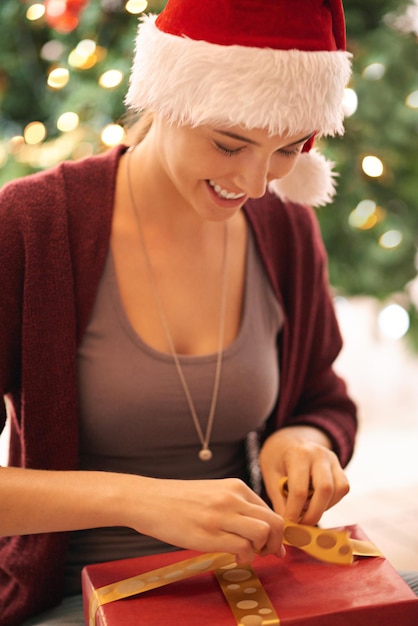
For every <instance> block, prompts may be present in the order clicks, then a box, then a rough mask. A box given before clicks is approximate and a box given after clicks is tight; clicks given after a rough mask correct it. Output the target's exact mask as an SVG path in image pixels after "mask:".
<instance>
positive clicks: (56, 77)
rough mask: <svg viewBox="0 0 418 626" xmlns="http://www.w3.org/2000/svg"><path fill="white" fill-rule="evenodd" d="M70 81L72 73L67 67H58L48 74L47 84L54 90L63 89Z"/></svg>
mask: <svg viewBox="0 0 418 626" xmlns="http://www.w3.org/2000/svg"><path fill="white" fill-rule="evenodd" d="M69 80H70V72H69V71H68V69H67V68H66V67H56V68H54V69H53V70H51V72H49V74H48V79H47V84H48V87H51V88H52V89H63V88H64V87H65V86H66V85H67V84H68V81H69Z"/></svg>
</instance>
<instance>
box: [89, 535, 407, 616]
mask: <svg viewBox="0 0 418 626" xmlns="http://www.w3.org/2000/svg"><path fill="white" fill-rule="evenodd" d="M347 530H349V532H350V535H351V537H353V538H355V539H360V540H365V539H366V540H367V537H365V535H364V534H363V533H362V531H361V530H360V529H359V528H358V527H357V526H349V527H347ZM198 554H199V553H197V552H192V551H189V550H181V551H176V552H168V553H164V554H157V555H152V556H147V557H142V558H133V559H124V560H120V561H113V562H108V563H101V564H96V565H89V566H87V567H85V568H84V569H83V573H82V584H83V597H84V613H85V620H86V624H87V625H88V624H89V603H90V597H91V595H92V594H93V593H94V591H95V590H97V589H100V588H101V587H104V586H106V585H109V584H111V583H116V582H119V581H123V580H124V579H126V578H130V577H133V576H137V575H138V574H143V573H144V574H145V573H147V572H150V571H152V570H155V569H157V568H160V567H163V566H166V565H169V564H173V563H179V564H180V563H181V562H182V561H183V559H189V558H191V557H193V556H196V555H198ZM252 566H253V568H254V570H255V572H256V574H257V576H258V578H259V580H260V582H261V584H262V587H263V589H264V591H265V592H266V593H267V595H268V597H269V599H270V601H271V603H272V604H273V606H274V609H275V611H276V613H277V616H278V618H279V621H269V620H268V618H267V617H266V618H263V617H262V616H260V615H257V611H255V612H254V611H251V617H248V618H247V619H244V620H243V621H242V622H240V624H242V625H243V626H245V625H247V624H248V626H262V625H263V624H265V625H267V624H273V623H275V624H280V626H290V625H291V626H353V625H355V626H395V625H396V626H417V625H418V598H416V596H415V594H414V593H413V592H412V591H411V589H410V588H409V587H408V586H407V585H406V583H405V582H404V581H403V580H402V578H401V577H400V576H399V574H398V573H397V572H396V571H395V570H394V569H393V567H392V566H391V565H390V564H389V562H388V561H387V560H386V559H384V558H383V557H371V558H364V557H361V558H357V559H356V560H355V561H354V563H353V564H352V565H334V564H330V563H324V562H321V561H318V560H316V559H314V558H313V557H311V556H309V555H307V554H305V553H304V552H303V551H301V550H299V549H296V548H292V547H287V554H286V556H285V557H284V558H282V559H278V558H276V557H274V556H268V557H257V558H256V559H255V560H254V561H253V563H252ZM238 567H239V566H238ZM234 586H235V587H237V585H234ZM238 586H239V585H238ZM243 586H244V587H245V585H243ZM247 591H249V593H248V594H247V596H246V597H247V598H249V600H250V601H249V603H247V604H249V605H251V591H252V589H247ZM244 593H245V591H244ZM260 612H261V611H260ZM95 620H96V621H95V624H96V626H116V625H118V626H167V624H176V626H177V625H178V626H196V624H199V626H205V625H206V624H207V625H208V626H209V625H210V626H237V623H238V622H237V619H236V618H235V616H234V614H233V612H232V611H231V609H230V607H229V605H228V603H227V601H226V599H225V596H224V594H223V593H222V590H221V587H220V585H219V583H218V580H217V578H216V576H215V574H214V573H213V572H207V573H201V574H199V575H196V576H193V577H190V578H188V579H187V580H177V581H174V582H171V583H170V584H168V585H165V586H162V587H159V588H156V589H153V590H151V591H147V592H145V593H143V594H142V593H140V594H137V595H135V596H132V597H129V598H125V599H123V600H116V601H114V602H110V603H107V604H103V605H100V606H99V607H98V609H97V612H96V618H95Z"/></svg>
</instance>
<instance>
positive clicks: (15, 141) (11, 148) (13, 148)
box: [7, 135, 25, 154]
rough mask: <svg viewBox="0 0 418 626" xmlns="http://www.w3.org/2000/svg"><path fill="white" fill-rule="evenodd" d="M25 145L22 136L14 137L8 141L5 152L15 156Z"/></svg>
mask: <svg viewBox="0 0 418 626" xmlns="http://www.w3.org/2000/svg"><path fill="white" fill-rule="evenodd" d="M24 145H25V138H24V137H23V136H22V135H15V136H14V137H11V138H10V139H9V142H8V145H7V150H8V152H9V154H17V153H18V152H19V151H20V150H21V149H22V147H23V146H24Z"/></svg>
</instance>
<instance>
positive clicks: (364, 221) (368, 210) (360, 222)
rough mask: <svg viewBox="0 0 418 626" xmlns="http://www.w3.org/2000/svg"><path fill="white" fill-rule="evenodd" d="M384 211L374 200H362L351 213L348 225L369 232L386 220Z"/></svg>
mask: <svg viewBox="0 0 418 626" xmlns="http://www.w3.org/2000/svg"><path fill="white" fill-rule="evenodd" d="M384 215H385V213H384V211H383V209H382V208H381V207H379V206H377V205H376V202H374V200H368V199H366V200H361V202H359V203H358V205H357V206H356V208H355V209H354V210H353V211H351V213H350V215H349V217H348V223H349V224H350V226H352V227H353V228H359V229H361V230H369V229H370V228H373V226H375V225H376V224H377V223H378V222H380V221H381V220H382V219H383V218H384Z"/></svg>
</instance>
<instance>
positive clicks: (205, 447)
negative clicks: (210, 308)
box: [126, 147, 229, 461]
mask: <svg viewBox="0 0 418 626" xmlns="http://www.w3.org/2000/svg"><path fill="white" fill-rule="evenodd" d="M133 150H134V147H131V148H129V149H128V153H127V159H126V172H127V182H128V191H129V197H130V201H131V207H132V211H133V213H134V216H135V220H136V223H137V227H138V233H139V238H140V241H141V246H142V251H143V254H144V259H145V264H146V268H147V273H148V278H149V282H150V285H151V288H152V292H153V295H154V299H155V303H156V305H157V309H158V313H159V316H160V320H161V325H162V327H163V330H164V333H165V336H166V339H167V343H168V345H169V348H170V352H171V354H172V357H173V360H174V363H175V366H176V370H177V373H178V376H179V378H180V381H181V384H182V387H183V390H184V394H185V396H186V399H187V403H188V405H189V410H190V413H191V416H192V419H193V423H194V426H195V428H196V432H197V435H198V437H199V440H200V443H201V446H202V447H201V449H200V451H199V459H200V460H201V461H210V459H211V458H212V451H211V450H210V448H209V441H210V436H211V433H212V426H213V420H214V417H215V410H216V403H217V400H218V392H219V383H220V379H221V369H222V355H223V343H224V335H225V317H226V301H227V287H228V280H227V269H228V249H229V236H228V235H229V232H228V222H227V221H225V230H224V250H223V266H222V287H221V306H220V323H219V344H218V352H217V358H216V368H215V379H214V384H213V391H212V400H211V404H210V409H209V416H208V423H207V427H206V433H205V435H203V431H202V428H201V426H200V422H199V418H198V416H197V413H196V409H195V406H194V403H193V399H192V397H191V394H190V390H189V387H188V384H187V381H186V378H185V376H184V373H183V369H182V367H181V364H180V360H179V357H178V354H177V352H176V349H175V347H174V342H173V339H172V337H171V333H170V330H169V328H168V324H167V319H166V316H165V313H164V308H163V306H162V302H161V298H160V294H159V292H158V288H157V281H156V279H155V275H154V271H153V269H152V264H151V260H150V257H149V255H148V251H147V248H146V246H145V240H144V235H143V231H142V227H141V220H140V217H139V212H138V209H137V206H136V202H135V196H134V193H133V189H132V181H131V172H130V156H131V153H132V152H133Z"/></svg>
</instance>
